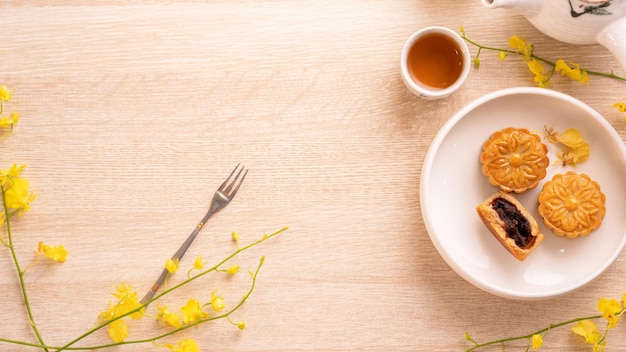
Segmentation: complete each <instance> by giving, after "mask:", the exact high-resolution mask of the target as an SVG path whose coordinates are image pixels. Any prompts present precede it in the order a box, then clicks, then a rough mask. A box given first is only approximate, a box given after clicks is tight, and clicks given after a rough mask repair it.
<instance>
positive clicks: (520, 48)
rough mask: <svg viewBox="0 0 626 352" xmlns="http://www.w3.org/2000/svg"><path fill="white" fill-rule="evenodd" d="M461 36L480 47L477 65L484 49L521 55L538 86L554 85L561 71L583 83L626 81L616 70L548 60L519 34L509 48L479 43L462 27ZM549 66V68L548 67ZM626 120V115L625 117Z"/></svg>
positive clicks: (624, 108) (624, 106)
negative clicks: (600, 79)
mask: <svg viewBox="0 0 626 352" xmlns="http://www.w3.org/2000/svg"><path fill="white" fill-rule="evenodd" d="M460 32H461V38H463V40H465V41H466V42H467V43H469V44H471V45H474V46H475V47H477V48H478V52H477V53H476V56H474V59H473V60H472V62H473V64H474V66H475V67H477V68H478V67H480V62H481V61H480V54H481V53H482V51H483V50H487V51H494V52H497V53H498V59H500V60H505V59H506V58H507V57H508V56H510V55H516V56H520V57H521V58H522V61H523V62H525V63H526V66H527V67H528V69H529V70H530V72H531V73H532V74H533V75H534V77H533V80H534V82H535V83H536V84H537V86H538V87H541V88H548V87H551V86H552V77H553V76H554V74H555V73H560V74H561V76H565V77H568V78H570V79H572V80H574V81H578V82H580V83H581V84H582V83H589V80H590V78H589V76H590V75H591V76H600V77H606V78H612V79H616V80H619V81H623V82H626V77H623V76H619V75H616V74H615V73H614V72H601V71H594V70H589V69H587V68H584V67H582V66H581V65H580V64H579V63H576V62H573V61H567V62H566V61H565V60H563V59H557V60H554V61H552V60H548V59H546V58H544V57H541V56H539V55H537V54H535V45H534V44H532V43H529V42H528V41H527V40H526V39H524V37H522V36H519V35H513V36H511V37H510V38H509V48H498V47H493V46H487V45H482V44H479V43H477V42H475V41H473V40H471V39H469V38H468V37H467V36H466V34H465V28H464V27H463V26H461V28H460ZM546 66H547V68H546ZM612 107H613V108H615V109H617V110H619V111H620V112H626V103H625V102H618V103H615V104H613V105H612ZM624 120H626V117H625V118H624Z"/></svg>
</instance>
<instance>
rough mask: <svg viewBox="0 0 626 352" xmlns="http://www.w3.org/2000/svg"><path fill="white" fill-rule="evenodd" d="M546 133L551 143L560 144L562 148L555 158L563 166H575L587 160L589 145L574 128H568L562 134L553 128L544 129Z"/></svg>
mask: <svg viewBox="0 0 626 352" xmlns="http://www.w3.org/2000/svg"><path fill="white" fill-rule="evenodd" d="M546 133H547V135H548V140H549V141H550V142H551V143H555V144H556V143H561V144H562V146H563V147H564V148H562V149H561V150H560V151H559V152H558V153H557V158H558V159H559V160H560V161H561V162H562V163H563V165H572V166H576V163H580V162H583V161H585V160H587V159H589V144H587V142H585V141H584V140H583V137H582V135H581V134H580V132H578V130H576V129H575V128H568V129H567V130H566V131H565V132H563V133H559V132H558V131H556V130H554V128H550V129H547V128H546Z"/></svg>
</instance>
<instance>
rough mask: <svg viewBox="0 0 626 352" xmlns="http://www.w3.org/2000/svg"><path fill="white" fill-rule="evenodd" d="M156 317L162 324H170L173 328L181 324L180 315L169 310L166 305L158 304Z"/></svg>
mask: <svg viewBox="0 0 626 352" xmlns="http://www.w3.org/2000/svg"><path fill="white" fill-rule="evenodd" d="M157 309H158V311H159V312H158V313H157V319H158V320H161V322H162V323H163V326H171V327H173V328H174V329H178V328H180V326H181V323H180V316H179V315H178V314H176V313H173V312H170V311H169V309H168V308H167V306H158V307H157Z"/></svg>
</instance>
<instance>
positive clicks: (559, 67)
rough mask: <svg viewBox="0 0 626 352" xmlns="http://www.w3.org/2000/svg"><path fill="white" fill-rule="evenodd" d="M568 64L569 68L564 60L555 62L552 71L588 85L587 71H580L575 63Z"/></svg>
mask: <svg viewBox="0 0 626 352" xmlns="http://www.w3.org/2000/svg"><path fill="white" fill-rule="evenodd" d="M570 64H571V65H572V66H571V67H570V66H569V65H568V64H567V63H565V61H564V60H561V59H559V60H556V62H555V65H554V70H555V71H556V72H560V73H561V75H562V76H567V77H569V78H571V79H573V80H575V81H578V82H580V83H589V74H587V70H585V69H581V68H580V65H579V64H577V63H574V62H570Z"/></svg>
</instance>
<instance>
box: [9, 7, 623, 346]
mask: <svg viewBox="0 0 626 352" xmlns="http://www.w3.org/2000/svg"><path fill="white" fill-rule="evenodd" d="M428 25H442V26H446V27H449V28H452V29H455V30H458V28H459V27H460V26H461V25H463V26H464V27H465V31H466V33H467V36H468V37H469V38H471V39H473V40H475V41H477V42H479V43H482V44H485V45H493V46H500V47H503V48H506V47H507V46H508V38H509V37H510V36H511V35H516V34H517V35H523V36H524V37H525V38H526V39H527V40H528V41H529V42H532V43H534V44H535V46H536V49H535V52H536V53H537V54H540V55H542V56H544V57H546V58H552V59H557V58H565V59H569V60H572V61H575V62H579V63H581V64H582V65H583V66H585V67H588V68H589V69H595V70H601V71H611V70H614V71H615V72H616V73H621V74H623V72H622V71H621V68H620V66H619V64H618V63H617V61H616V60H615V59H614V58H613V57H612V56H611V54H610V53H609V52H608V51H607V50H606V49H604V48H603V47H600V46H588V47H582V46H572V45H568V44H564V43H560V42H557V41H555V40H553V39H551V38H548V37H546V36H545V35H543V34H542V33H540V32H539V31H537V30H536V29H535V28H534V27H532V25H530V24H529V22H527V20H526V19H525V18H524V17H522V16H521V15H518V14H516V13H514V12H512V11H508V10H487V9H485V8H483V6H482V5H481V4H480V2H479V1H478V0H463V1H427V0H399V1H374V0H346V1H330V0H318V1H286V0H284V1H283V0H274V1H156V0H155V1H145V2H142V1H123V0H113V1H76V0H58V1H4V2H3V3H2V4H0V84H5V85H6V86H7V87H9V88H10V89H11V90H12V92H13V100H12V101H10V102H9V103H7V104H5V110H7V111H10V110H18V111H19V113H20V121H19V124H18V126H17V127H16V129H15V131H14V133H13V135H12V136H10V137H9V138H6V139H4V140H2V142H1V143H2V146H1V148H2V158H1V159H2V165H1V166H0V168H2V169H6V168H8V167H10V166H11V165H12V164H13V163H17V164H27V165H28V166H27V167H26V169H25V170H24V171H23V175H24V177H26V178H27V179H28V180H29V181H30V183H31V188H32V189H33V190H34V191H35V192H36V193H37V195H38V198H37V199H36V201H34V202H33V204H32V209H31V210H30V211H29V212H27V213H26V214H25V215H24V216H22V217H19V218H13V221H12V230H13V237H14V241H15V247H16V252H17V254H18V256H19V258H20V261H21V263H22V264H23V265H24V266H25V265H27V264H28V263H30V262H31V261H32V260H33V259H34V253H35V250H36V248H37V244H38V242H40V241H43V242H45V243H49V244H63V245H64V246H65V247H66V248H67V249H68V250H69V256H68V260H67V262H65V263H63V264H51V263H49V262H46V261H43V260H42V261H41V262H40V263H39V264H38V265H36V266H34V267H33V268H31V269H30V270H29V271H28V272H27V273H26V275H25V280H26V284H27V289H28V294H29V298H30V303H31V307H32V309H33V314H34V319H35V321H36V323H37V325H38V327H39V329H40V331H41V334H42V336H43V338H44V340H45V341H46V343H47V344H49V345H55V346H58V345H62V344H64V343H65V342H68V341H70V340H71V339H73V338H75V337H76V336H78V335H80V334H81V333H82V332H84V331H86V330H87V329H89V328H91V327H93V326H95V324H96V321H97V317H98V314H99V312H101V311H103V310H105V309H106V308H107V304H108V302H109V301H111V300H112V299H113V297H112V296H111V292H112V291H113V290H114V289H115V286H116V285H118V284H120V283H121V282H126V283H128V284H130V285H132V287H134V288H135V289H136V290H137V291H138V292H139V295H140V296H141V295H142V294H143V293H144V292H145V291H146V290H147V289H148V288H149V287H150V286H151V284H152V282H153V281H154V280H155V279H156V276H157V275H158V274H159V272H160V270H161V268H162V267H163V265H164V262H165V259H167V258H168V257H169V256H170V255H171V254H172V253H173V252H174V251H175V249H176V248H177V247H178V246H179V244H180V243H181V242H182V241H183V240H184V238H185V237H186V236H187V235H188V234H189V232H190V231H191V230H192V229H193V228H194V226H195V225H196V224H197V222H198V221H199V220H200V219H201V218H202V216H203V215H204V213H205V211H206V209H207V207H208V204H209V201H210V198H211V196H212V195H213V192H214V191H215V190H216V188H217V187H218V185H219V184H220V183H221V182H222V180H223V179H224V178H225V177H226V176H227V175H228V173H229V172H230V171H231V169H232V168H233V167H234V166H235V165H236V164H237V163H242V164H243V165H245V166H246V167H247V168H249V170H250V171H249V174H248V176H247V178H246V180H245V183H244V185H243V187H242V188H241V189H240V191H239V194H238V195H237V197H236V198H235V200H234V201H233V202H232V203H231V204H230V205H229V206H228V207H227V208H226V209H225V210H223V211H222V212H220V213H218V214H217V215H216V216H214V217H213V218H212V219H211V220H210V221H209V223H208V224H207V226H205V228H204V230H203V231H202V233H201V235H200V236H199V237H198V239H197V240H196V242H194V244H193V245H192V247H191V249H190V250H189V254H187V256H186V257H185V258H184V259H183V260H182V261H181V263H180V265H181V269H180V272H179V273H177V274H176V275H174V276H173V277H171V278H170V281H169V285H173V284H175V283H178V282H181V281H182V280H184V279H185V275H186V274H185V272H186V271H187V269H188V268H190V267H191V266H192V264H193V259H194V257H195V256H197V255H202V256H203V257H204V258H205V260H206V261H207V262H209V263H216V262H217V261H219V260H220V259H221V258H223V257H225V256H226V255H227V254H229V253H231V252H232V251H233V250H234V249H235V245H234V244H233V241H232V239H231V232H232V231H236V232H237V233H239V234H240V236H241V240H240V243H241V244H242V245H243V244H247V243H250V242H252V241H255V240H257V239H259V238H261V236H262V235H263V234H265V233H272V232H274V231H276V230H279V229H281V228H283V227H285V226H289V229H288V230H287V231H286V232H284V233H282V234H280V235H279V236H277V237H274V238H271V239H270V240H268V241H266V242H263V243H262V244H260V245H259V246H257V247H254V248H252V249H250V250H249V251H247V252H244V253H242V254H241V255H240V256H239V257H237V258H236V259H235V261H234V262H233V263H236V264H240V265H241V268H242V273H240V274H238V275H236V276H234V277H231V278H228V277H225V275H209V276H207V277H206V278H205V279H203V280H201V281H196V282H194V283H193V284H192V286H190V287H188V288H186V289H183V290H182V291H174V293H172V294H171V295H168V296H166V297H165V298H163V301H162V303H159V304H168V306H170V307H173V308H175V307H177V306H182V305H184V303H185V302H186V300H187V298H189V297H196V298H198V299H201V300H203V301H204V302H206V301H207V300H208V299H210V293H211V292H213V291H214V290H216V289H217V290H218V293H219V294H220V295H222V296H224V297H225V299H226V306H227V308H228V307H232V306H233V305H234V304H235V303H236V302H238V300H239V298H240V297H241V296H242V295H243V294H244V293H245V292H246V290H247V289H248V288H249V283H250V277H249V276H248V275H247V274H246V273H245V272H247V271H248V270H254V269H255V268H256V265H257V263H258V261H259V258H260V257H261V256H265V264H264V265H263V267H262V268H261V271H260V273H259V276H258V280H257V282H256V287H255V290H254V292H253V293H252V295H251V296H250V298H249V299H248V301H247V302H246V303H245V305H244V306H243V307H242V308H240V309H239V310H238V311H236V312H235V313H233V315H232V318H233V320H235V321H238V320H244V321H245V322H246V325H247V329H246V330H244V331H239V330H238V329H237V328H236V327H234V326H232V325H231V324H229V323H228V322H227V321H225V320H217V321H214V322H210V323H207V324H205V325H201V326H200V327H194V328H192V329H189V330H186V331H185V332H181V333H179V334H176V335H174V336H169V337H166V338H164V339H162V340H160V341H159V343H175V342H176V341H178V340H180V339H182V338H184V337H185V336H189V337H191V338H193V339H195V340H196V341H197V342H198V344H199V345H200V347H201V350H202V351H213V350H216V351H219V350H233V351H234V350H236V351H265V350H274V351H293V350H406V351H463V350H465V349H467V348H469V347H471V344H470V343H468V342H467V341H465V333H466V332H469V333H470V334H471V336H472V337H474V338H475V339H477V340H480V341H486V340H490V339H496V338H500V337H506V336H510V335H518V334H527V333H530V332H532V331H535V330H538V329H540V328H543V327H546V326H548V324H550V323H556V322H559V321H562V320H566V319H570V318H575V317H578V316H583V315H593V314H596V312H597V310H596V305H597V300H598V299H599V298H600V297H607V298H621V296H622V294H623V292H625V291H626V285H625V281H624V278H625V277H626V257H625V256H624V255H621V256H620V257H619V258H618V259H617V261H616V262H615V263H614V265H612V266H611V267H610V268H609V269H608V270H607V271H606V272H605V273H604V274H603V275H602V276H601V277H599V279H597V280H595V281H594V282H592V283H591V284H589V285H588V286H586V287H584V288H582V289H580V290H577V291H575V292H574V293H571V294H567V295H565V296H562V297H559V298H556V299H548V300H540V301H530V302H526V301H523V302H522V301H515V300H509V299H504V298H499V297H497V296H494V295H491V294H489V293H486V292H483V291H482V290H480V289H478V288H476V287H474V286H473V285H471V284H470V283H468V282H466V281H465V280H464V279H462V278H461V277H460V276H459V275H457V274H456V273H455V272H454V271H453V270H452V269H451V268H450V267H449V266H448V265H447V264H446V262H445V261H444V260H443V259H442V257H441V256H440V255H439V254H438V252H437V251H436V249H435V247H434V246H433V244H432V242H431V240H430V239H429V236H428V234H427V232H426V228H425V226H424V221H423V219H422V216H421V212H420V201H419V180H420V173H421V170H422V163H423V161H424V157H425V155H426V152H427V149H428V147H429V145H430V143H431V141H432V139H433V138H434V136H435V134H436V133H437V132H438V130H439V129H440V128H441V127H442V125H443V124H444V123H445V122H446V121H447V120H448V119H449V118H450V117H451V116H452V115H453V114H454V113H455V112H456V111H457V110H458V109H460V108H461V107H463V106H464V105H466V104H468V103H469V102H471V101H472V100H474V99H476V98H478V97H480V96H482V95H484V94H486V93H489V92H492V91H495V90H498V89H502V88H507V87H514V86H534V85H535V83H534V82H533V79H532V74H530V72H529V71H528V69H527V68H526V66H525V64H524V63H523V62H522V61H521V60H520V59H518V58H508V59H507V60H505V61H499V60H498V59H497V57H496V55H495V54H493V53H487V52H485V53H483V54H481V58H482V64H481V66H480V68H479V69H475V68H473V69H472V70H471V73H470V76H469V79H468V80H467V82H466V84H465V85H464V86H463V88H462V89H461V90H460V91H459V92H458V93H456V94H454V95H453V96H451V97H449V98H447V99H443V100H438V101H424V100H421V99H419V98H417V97H415V96H414V95H412V94H410V93H409V92H408V90H407V89H406V88H405V87H404V85H403V83H402V80H401V78H400V74H399V56H400V51H401V49H402V45H403V43H404V41H405V40H406V39H407V38H408V36H409V35H410V34H411V33H413V32H414V31H416V30H417V29H419V28H421V27H424V26H428ZM470 50H471V51H472V53H474V54H475V53H476V48H475V47H471V48H470ZM552 89H554V90H558V91H561V92H564V93H567V94H569V95H572V96H574V97H575V98H578V99H580V100H582V101H583V102H585V103H587V104H589V105H590V106H591V107H592V108H594V109H596V110H597V111H598V112H600V113H601V114H602V115H603V116H604V117H605V118H606V119H607V120H608V121H609V122H610V123H611V125H613V127H614V128H615V129H616V130H617V132H618V133H619V135H620V136H621V137H622V139H624V138H626V121H624V117H625V115H624V114H623V113H620V112H618V111H617V110H616V109H614V108H612V107H611V105H612V104H613V103H615V102H617V101H624V100H626V83H624V82H619V81H616V80H611V79H607V78H598V77H592V79H591V82H590V83H589V84H588V85H586V84H583V85H581V84H579V83H578V82H573V81H569V80H567V79H565V78H561V77H554V78H553V88H552ZM7 111H5V114H6V112H7ZM607 167H610V166H609V165H607ZM618 230H619V229H618ZM3 233H4V232H3ZM2 236H6V234H3V235H2ZM12 263H13V262H12V259H11V256H10V254H9V251H8V249H3V251H2V253H0V287H2V299H1V300H0V303H1V306H0V324H1V328H0V331H1V333H0V337H3V338H11V339H18V340H25V341H29V342H36V339H35V336H34V334H33V332H32V330H31V329H30V326H29V323H28V320H27V318H26V311H25V309H24V308H23V307H24V304H23V300H22V295H21V293H20V291H19V281H18V278H17V275H16V272H15V267H14V266H13V264H12ZM156 305H157V304H154V306H150V310H149V314H150V315H151V316H152V317H154V316H155V315H156ZM128 325H129V327H130V337H129V338H128V340H133V339H139V338H146V337H150V336H153V335H154V334H155V333H163V332H166V331H167V329H165V328H162V327H161V326H160V325H159V324H158V323H157V322H155V321H153V320H152V318H151V317H145V318H144V319H143V320H141V321H137V322H135V321H130V322H129V323H128ZM625 331H626V328H625V327H623V326H618V327H617V328H616V329H614V330H612V331H611V332H610V334H609V340H608V346H610V347H608V348H609V350H611V351H616V350H622V349H626V333H625ZM151 334H152V335H151ZM108 341H109V340H108V337H107V336H106V333H105V332H99V333H96V334H95V335H94V336H92V337H90V338H88V339H87V340H86V341H85V342H84V343H80V344H78V346H81V345H83V346H89V345H92V346H93V345H98V344H102V343H107V342H108ZM517 346H518V347H517V348H518V349H511V350H523V346H524V344H517ZM542 349H544V350H549V351H589V350H591V347H590V346H589V345H585V344H584V343H583V339H582V338H581V337H579V336H575V335H574V334H573V333H572V332H571V331H570V329H569V328H564V329H556V330H554V331H552V332H551V333H550V334H549V335H548V336H547V337H546V338H545V341H544V346H543V347H542ZM0 350H2V351H31V350H35V349H33V348H28V347H18V346H16V345H11V344H0ZM113 350H114V351H145V350H155V351H159V350H166V349H164V348H160V347H157V346H155V345H153V344H150V343H148V344H143V345H128V346H120V347H116V348H114V349H113ZM485 350H486V351H499V350H500V347H495V348H492V349H485Z"/></svg>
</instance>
